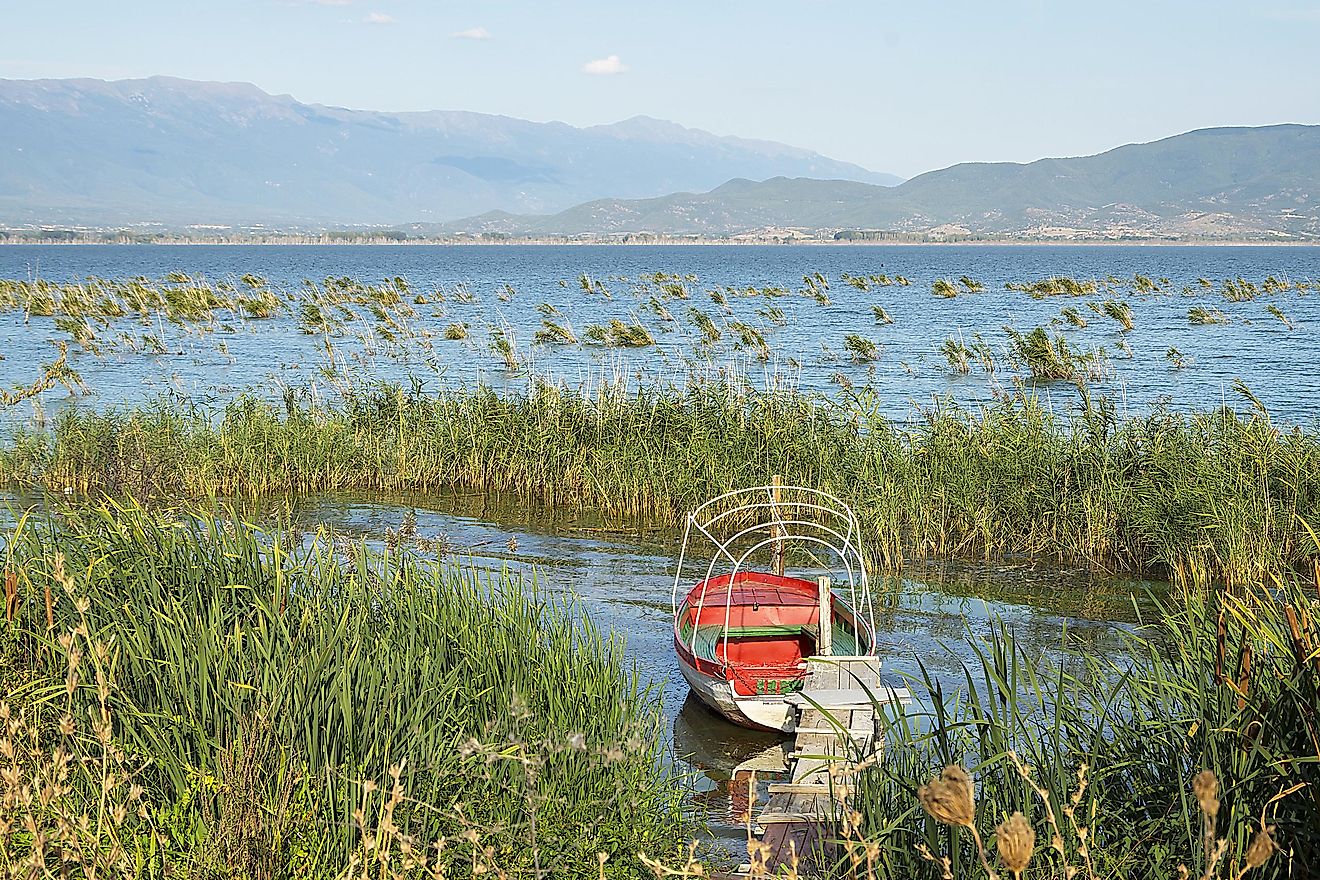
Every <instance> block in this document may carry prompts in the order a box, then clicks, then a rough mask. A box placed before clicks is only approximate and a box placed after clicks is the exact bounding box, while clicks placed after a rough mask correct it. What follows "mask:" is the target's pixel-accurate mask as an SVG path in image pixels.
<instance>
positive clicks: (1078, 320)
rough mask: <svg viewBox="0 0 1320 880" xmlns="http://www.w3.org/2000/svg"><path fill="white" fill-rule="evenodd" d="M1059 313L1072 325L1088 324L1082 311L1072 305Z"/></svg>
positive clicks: (1082, 325)
mask: <svg viewBox="0 0 1320 880" xmlns="http://www.w3.org/2000/svg"><path fill="white" fill-rule="evenodd" d="M1059 314H1060V315H1062V316H1063V319H1064V320H1065V321H1067V322H1068V324H1069V325H1070V326H1073V327H1078V328H1082V327H1085V326H1086V318H1084V317H1082V313H1081V312H1079V311H1077V309H1075V308H1073V307H1072V306H1067V307H1065V308H1064V309H1063V310H1062V311H1061V312H1059Z"/></svg>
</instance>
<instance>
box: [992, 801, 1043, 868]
mask: <svg viewBox="0 0 1320 880" xmlns="http://www.w3.org/2000/svg"><path fill="white" fill-rule="evenodd" d="M995 839H996V841H997V842H998V846H999V857H1000V858H1001V859H1003V860H1004V867H1005V868H1007V869H1008V870H1010V871H1012V872H1013V873H1014V874H1021V873H1022V872H1023V871H1025V870H1026V869H1027V865H1028V864H1029V863H1030V862H1031V855H1032V853H1033V852H1035V849H1036V831H1035V829H1033V828H1032V827H1031V823H1030V822H1028V821H1027V817H1026V816H1023V815H1022V814H1021V813H1014V814H1013V815H1011V816H1009V817H1008V818H1007V819H1006V820H1004V822H1003V823H1001V824H1000V826H999V827H998V828H996V829H995Z"/></svg>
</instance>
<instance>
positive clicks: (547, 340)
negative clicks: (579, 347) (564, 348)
mask: <svg viewBox="0 0 1320 880" xmlns="http://www.w3.org/2000/svg"><path fill="white" fill-rule="evenodd" d="M532 341H533V342H535V343H536V344H537V345H572V344H574V343H576V342H577V341H578V339H577V334H575V333H574V332H573V328H572V327H569V326H568V325H567V324H559V323H556V322H554V321H551V320H550V319H549V318H546V319H544V320H542V321H541V329H540V330H537V331H536V333H535V334H533V335H532Z"/></svg>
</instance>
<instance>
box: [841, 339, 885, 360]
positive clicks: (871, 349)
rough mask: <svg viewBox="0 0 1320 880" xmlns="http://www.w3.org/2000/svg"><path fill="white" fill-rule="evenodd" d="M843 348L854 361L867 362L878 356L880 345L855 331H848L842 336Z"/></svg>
mask: <svg viewBox="0 0 1320 880" xmlns="http://www.w3.org/2000/svg"><path fill="white" fill-rule="evenodd" d="M843 349H844V351H846V352H848V357H849V358H850V359H852V361H853V362H855V363H869V362H871V361H873V360H876V359H877V358H878V357H880V347H879V346H878V345H876V344H875V341H874V340H871V339H867V338H866V337H865V336H862V335H860V334H857V333H849V334H847V335H846V336H844V337H843Z"/></svg>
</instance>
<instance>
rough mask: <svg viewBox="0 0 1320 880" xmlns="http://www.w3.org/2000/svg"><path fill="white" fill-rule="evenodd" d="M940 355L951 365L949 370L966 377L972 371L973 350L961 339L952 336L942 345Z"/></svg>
mask: <svg viewBox="0 0 1320 880" xmlns="http://www.w3.org/2000/svg"><path fill="white" fill-rule="evenodd" d="M940 354H942V355H944V360H945V361H946V362H947V363H948V365H949V370H950V371H951V372H953V373H955V374H957V375H960V376H965V375H967V374H968V373H970V372H971V371H972V350H971V349H970V348H968V347H967V346H966V345H964V344H963V341H962V340H961V339H955V338H954V337H952V336H950V337H948V338H947V339H945V340H944V342H943V343H941V345H940Z"/></svg>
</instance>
